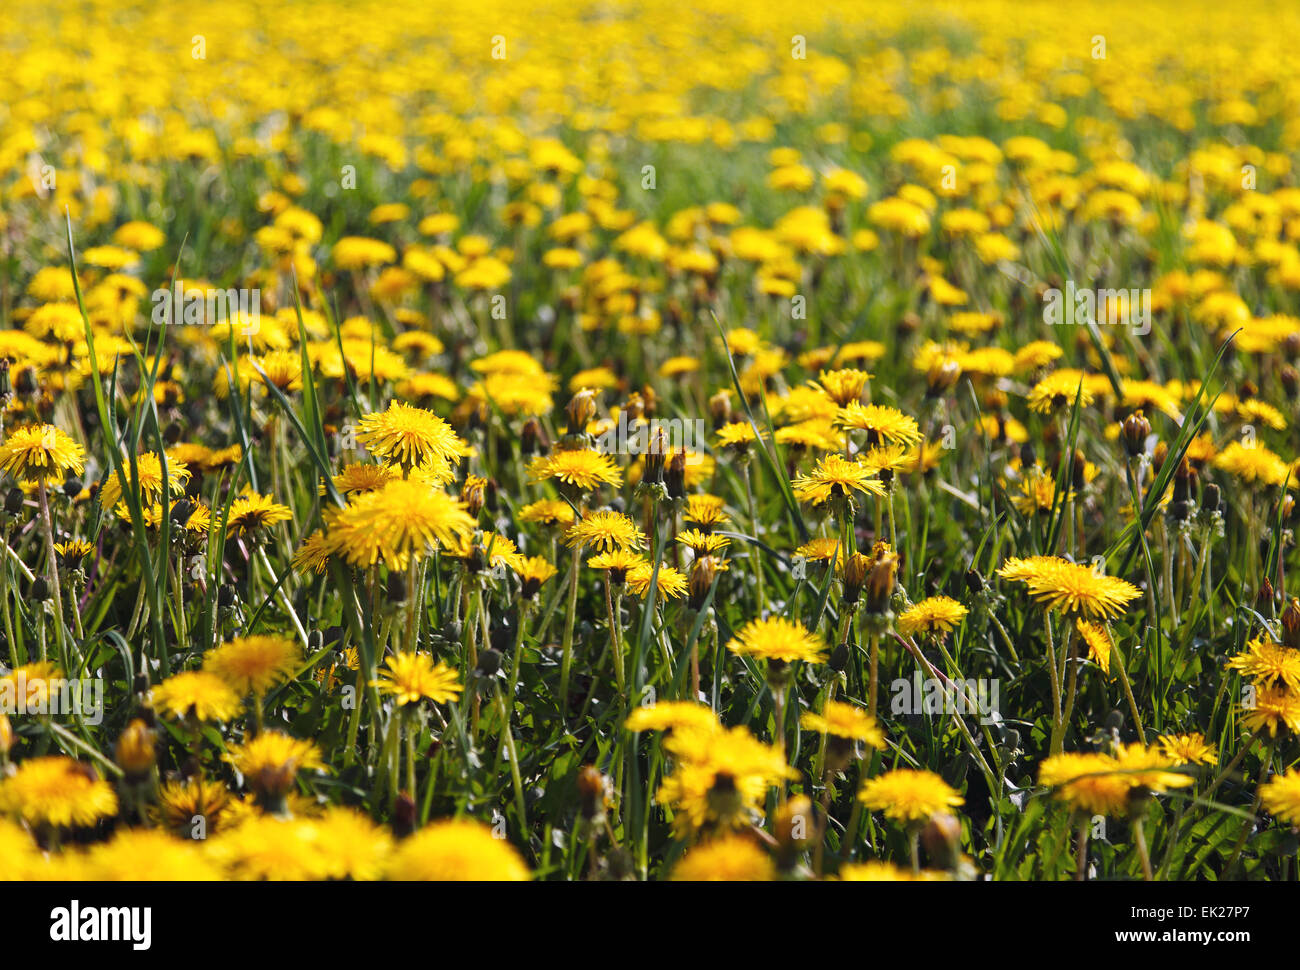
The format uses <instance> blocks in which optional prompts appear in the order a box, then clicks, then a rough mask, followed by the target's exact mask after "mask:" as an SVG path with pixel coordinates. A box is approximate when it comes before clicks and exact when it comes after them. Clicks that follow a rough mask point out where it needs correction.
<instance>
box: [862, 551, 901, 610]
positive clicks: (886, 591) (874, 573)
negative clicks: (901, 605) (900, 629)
mask: <svg viewBox="0 0 1300 970" xmlns="http://www.w3.org/2000/svg"><path fill="white" fill-rule="evenodd" d="M898 563H899V560H898V553H896V552H882V553H881V554H879V555H878V556H876V561H875V562H874V563H872V565H871V571H870V572H869V573H868V574H867V583H866V593H867V597H866V605H867V612H868V613H875V614H883V613H887V612H889V600H890V598H891V597H893V595H894V588H895V587H896V586H897V585H898Z"/></svg>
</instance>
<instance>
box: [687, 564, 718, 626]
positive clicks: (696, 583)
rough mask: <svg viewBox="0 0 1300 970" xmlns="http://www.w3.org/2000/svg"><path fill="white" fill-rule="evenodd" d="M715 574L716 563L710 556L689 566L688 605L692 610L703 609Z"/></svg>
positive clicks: (716, 569) (716, 570)
mask: <svg viewBox="0 0 1300 970" xmlns="http://www.w3.org/2000/svg"><path fill="white" fill-rule="evenodd" d="M717 573H718V568H717V563H716V562H715V561H714V559H713V557H712V556H700V557H699V558H698V559H696V560H695V562H694V563H692V564H691V576H690V585H689V600H688V605H689V606H690V608H691V609H692V610H695V611H696V612H698V611H700V610H702V609H704V601H705V600H706V599H707V598H708V596H709V590H710V589H712V588H713V578H714V577H715V576H716V575H717Z"/></svg>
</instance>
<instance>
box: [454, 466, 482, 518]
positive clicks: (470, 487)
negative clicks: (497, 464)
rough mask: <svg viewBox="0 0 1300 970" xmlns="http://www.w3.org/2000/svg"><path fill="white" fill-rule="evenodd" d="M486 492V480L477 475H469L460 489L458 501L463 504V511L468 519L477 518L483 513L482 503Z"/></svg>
mask: <svg viewBox="0 0 1300 970" xmlns="http://www.w3.org/2000/svg"><path fill="white" fill-rule="evenodd" d="M486 492H487V480H486V479H484V478H480V477H479V476H478V475H470V476H469V477H468V478H466V479H465V484H464V485H462V486H461V487H460V500H461V501H462V502H464V503H465V511H466V512H468V513H469V515H470V518H473V519H476V518H478V514H479V513H480V512H482V511H483V501H484V498H485V496H486Z"/></svg>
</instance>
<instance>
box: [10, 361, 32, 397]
mask: <svg viewBox="0 0 1300 970" xmlns="http://www.w3.org/2000/svg"><path fill="white" fill-rule="evenodd" d="M14 389H15V390H16V391H17V392H18V393H19V394H21V395H22V396H23V397H27V396H28V395H30V394H33V393H35V391H36V375H35V373H33V371H32V369H31V368H30V367H28V368H27V369H26V370H20V371H19V372H18V382H17V383H16V384H15V385H14Z"/></svg>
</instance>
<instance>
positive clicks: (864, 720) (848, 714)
mask: <svg viewBox="0 0 1300 970" xmlns="http://www.w3.org/2000/svg"><path fill="white" fill-rule="evenodd" d="M799 725H800V726H801V727H803V728H805V729H807V730H809V731H817V732H818V733H820V734H826V735H830V736H831V737H835V738H842V739H843V740H846V741H862V742H864V743H866V744H868V745H870V746H871V747H873V748H878V749H880V750H882V751H883V750H884V747H885V733H884V732H883V731H882V730H881V729H880V724H879V722H877V721H876V719H875V718H874V717H872V716H871V715H870V714H868V713H867V712H866V711H864V710H863V709H862V708H860V707H858V706H857V705H856V704H844V703H841V702H840V701H827V702H826V708H825V710H823V711H822V713H821V714H814V713H813V712H812V711H805V712H804V714H803V716H802V717H800V718H799Z"/></svg>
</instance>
